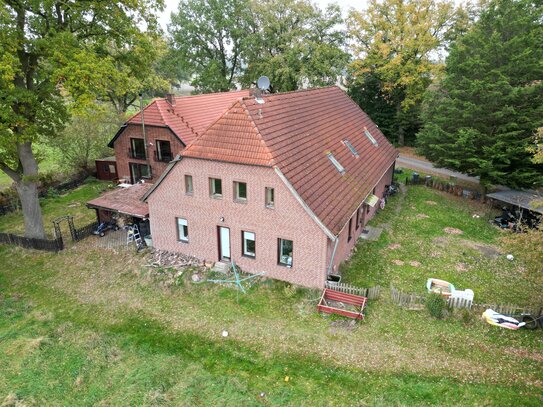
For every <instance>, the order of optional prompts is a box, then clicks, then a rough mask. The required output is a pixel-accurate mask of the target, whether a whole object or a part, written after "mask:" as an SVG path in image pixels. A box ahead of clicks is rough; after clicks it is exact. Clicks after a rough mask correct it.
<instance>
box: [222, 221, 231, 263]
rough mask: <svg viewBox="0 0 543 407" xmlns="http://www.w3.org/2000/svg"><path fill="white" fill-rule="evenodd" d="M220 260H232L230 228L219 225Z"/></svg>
mask: <svg viewBox="0 0 543 407" xmlns="http://www.w3.org/2000/svg"><path fill="white" fill-rule="evenodd" d="M219 260H230V229H228V228H225V227H222V226H219Z"/></svg>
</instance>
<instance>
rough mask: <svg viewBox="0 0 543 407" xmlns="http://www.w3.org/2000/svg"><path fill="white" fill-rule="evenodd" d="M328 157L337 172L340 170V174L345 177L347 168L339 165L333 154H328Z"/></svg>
mask: <svg viewBox="0 0 543 407" xmlns="http://www.w3.org/2000/svg"><path fill="white" fill-rule="evenodd" d="M326 156H327V157H328V159H329V160H330V162H331V163H332V164H333V165H334V167H336V170H338V172H339V173H340V174H341V175H343V174H345V168H344V167H343V165H341V164H340V163H339V161H338V160H337V159H336V157H334V154H332V153H331V152H330V151H329V152H327V153H326Z"/></svg>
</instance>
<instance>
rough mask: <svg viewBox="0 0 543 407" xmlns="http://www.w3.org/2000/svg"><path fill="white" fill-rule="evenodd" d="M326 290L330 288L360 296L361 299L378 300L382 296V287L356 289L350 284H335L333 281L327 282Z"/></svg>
mask: <svg viewBox="0 0 543 407" xmlns="http://www.w3.org/2000/svg"><path fill="white" fill-rule="evenodd" d="M325 287H326V288H329V289H331V290H335V291H340V292H342V293H345V294H354V295H359V296H361V297H366V298H367V299H369V300H376V299H377V298H379V297H380V296H381V287H379V286H375V287H371V288H361V287H355V286H353V285H350V284H345V283H334V282H331V281H327V282H326V284H325Z"/></svg>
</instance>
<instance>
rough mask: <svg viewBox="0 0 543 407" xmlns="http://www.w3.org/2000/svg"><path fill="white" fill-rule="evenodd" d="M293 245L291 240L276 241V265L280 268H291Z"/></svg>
mask: <svg viewBox="0 0 543 407" xmlns="http://www.w3.org/2000/svg"><path fill="white" fill-rule="evenodd" d="M293 252H294V243H293V242H292V240H287V239H281V238H279V239H277V257H278V258H277V263H278V264H280V265H282V266H287V267H292V253H293Z"/></svg>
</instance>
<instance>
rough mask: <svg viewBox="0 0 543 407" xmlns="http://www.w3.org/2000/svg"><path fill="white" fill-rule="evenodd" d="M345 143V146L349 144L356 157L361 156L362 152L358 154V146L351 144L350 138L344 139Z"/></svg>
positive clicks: (348, 146)
mask: <svg viewBox="0 0 543 407" xmlns="http://www.w3.org/2000/svg"><path fill="white" fill-rule="evenodd" d="M343 144H345V146H347V148H348V149H349V151H350V152H351V153H352V154H353V155H354V157H355V158H358V157H360V154H358V151H356V148H354V146H353V145H352V144H351V142H350V141H349V140H347V139H345V140H343Z"/></svg>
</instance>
